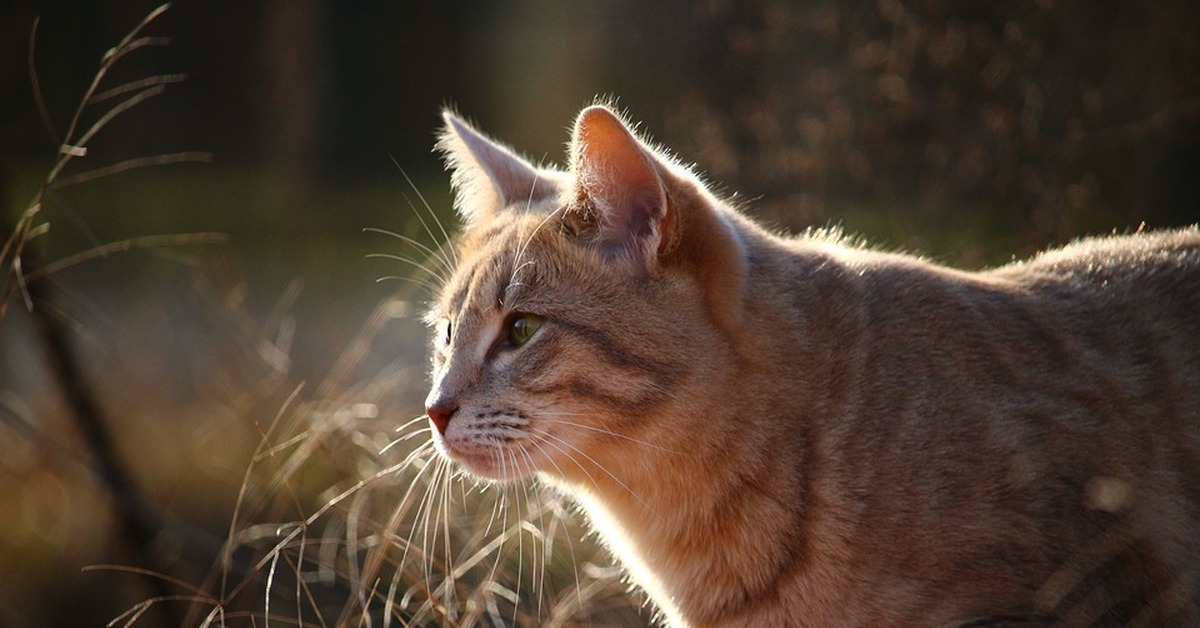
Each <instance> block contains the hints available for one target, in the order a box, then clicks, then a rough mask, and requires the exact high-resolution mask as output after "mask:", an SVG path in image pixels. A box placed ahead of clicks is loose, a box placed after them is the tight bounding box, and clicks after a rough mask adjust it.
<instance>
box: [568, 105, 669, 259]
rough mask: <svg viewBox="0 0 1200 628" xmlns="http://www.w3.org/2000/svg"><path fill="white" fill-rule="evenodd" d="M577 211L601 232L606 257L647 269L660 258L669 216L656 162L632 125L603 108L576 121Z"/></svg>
mask: <svg viewBox="0 0 1200 628" xmlns="http://www.w3.org/2000/svg"><path fill="white" fill-rule="evenodd" d="M570 160H571V173H572V174H573V175H574V181H575V186H574V190H573V198H574V202H575V207H574V208H573V209H575V210H576V211H582V212H584V213H585V214H589V215H588V219H589V222H594V223H595V224H596V225H597V226H598V229H597V230H596V233H595V234H594V235H595V238H596V241H597V244H598V246H599V247H600V250H601V252H602V253H603V254H604V255H605V256H606V257H619V256H628V257H630V258H632V259H633V260H634V261H636V262H637V263H639V264H641V265H642V267H643V268H648V267H650V266H651V265H652V264H653V263H654V261H655V260H656V258H657V254H658V248H659V243H660V242H661V241H662V227H663V221H664V220H665V219H666V217H667V194H666V190H665V188H664V186H663V181H662V179H661V177H660V174H659V172H660V170H659V168H658V166H656V163H657V161H658V160H657V158H656V157H655V155H654V153H653V151H652V150H650V149H649V148H647V147H646V146H645V145H643V144H642V142H641V141H640V140H639V139H638V138H637V137H636V136H635V135H634V134H633V132H632V131H631V130H630V129H629V126H628V125H626V124H625V122H624V121H623V120H622V119H621V118H620V117H619V116H618V115H617V114H616V113H614V112H613V111H612V110H610V109H609V108H607V107H605V106H603V105H593V106H591V107H588V108H587V109H584V110H583V111H582V112H581V113H580V114H579V117H578V118H577V119H576V120H575V128H574V130H573V132H572V135H571V147H570Z"/></svg>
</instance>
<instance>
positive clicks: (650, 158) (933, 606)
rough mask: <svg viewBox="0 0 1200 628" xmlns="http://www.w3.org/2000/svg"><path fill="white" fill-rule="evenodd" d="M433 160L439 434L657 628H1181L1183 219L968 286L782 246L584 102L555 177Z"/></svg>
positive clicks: (1188, 459) (432, 399) (455, 148)
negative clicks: (573, 511) (584, 540)
mask: <svg viewBox="0 0 1200 628" xmlns="http://www.w3.org/2000/svg"><path fill="white" fill-rule="evenodd" d="M442 147H443V150H444V151H445V152H446V153H447V157H448V162H449V164H450V165H451V167H452V168H453V169H454V178H453V181H454V185H455V186H456V189H457V190H458V192H459V200H458V208H459V210H460V212H461V213H462V214H463V216H464V218H465V220H466V222H467V230H466V231H465V233H464V234H463V235H462V236H461V238H460V240H459V241H458V243H457V248H458V252H459V258H460V259H461V264H460V266H459V267H458V268H457V269H456V271H455V273H454V275H453V276H452V278H451V279H450V281H449V282H448V283H447V285H446V286H445V287H444V289H443V291H442V294H441V296H440V299H439V302H438V305H437V306H436V309H435V312H434V313H433V317H434V318H435V319H445V320H447V321H449V325H450V329H451V331H450V333H449V338H448V340H446V341H445V342H441V341H439V343H438V344H437V346H436V347H435V357H434V385H433V389H432V391H431V392H430V396H429V399H428V401H427V403H428V405H429V407H430V415H431V416H434V415H435V414H436V415H437V416H438V417H439V419H444V420H445V424H444V427H445V431H444V433H442V432H441V431H440V430H435V440H436V441H437V444H438V446H439V448H440V449H441V451H442V452H443V453H444V454H446V455H447V456H449V457H450V458H452V459H454V460H455V461H457V462H458V463H460V464H461V465H463V466H464V467H465V468H466V469H468V470H469V471H472V472H474V473H476V474H478V475H481V476H483V477H489V478H492V479H497V480H512V479H522V478H528V477H531V476H535V475H536V476H538V477H540V478H542V479H543V480H545V481H546V482H548V483H550V484H552V485H554V486H557V487H559V488H560V489H561V490H563V491H564V492H566V493H568V494H571V495H574V496H575V497H576V498H577V500H578V501H579V503H580V504H581V506H582V507H583V509H584V510H585V511H586V512H587V514H588V516H589V517H590V519H591V522H592V524H593V525H594V526H595V528H596V530H597V531H598V533H599V535H600V537H601V538H602V539H603V540H604V542H605V543H607V544H608V546H609V547H610V548H611V549H612V551H613V553H614V554H615V555H616V557H617V558H618V559H619V560H620V561H621V562H622V564H623V565H624V566H625V567H626V568H627V570H628V572H629V574H630V576H631V578H632V580H633V581H634V582H635V583H636V584H638V585H639V586H640V587H642V588H643V589H645V590H646V592H647V593H648V594H649V596H650V598H651V599H652V600H653V601H654V603H655V604H656V606H657V607H658V608H659V609H660V610H661V612H662V614H663V616H664V617H665V619H666V620H667V621H668V622H669V623H671V624H672V625H680V626H684V625H691V626H718V625H725V626H789V625H790V626H929V625H973V626H993V625H994V626H999V625H1008V624H1006V622H1009V623H1011V624H1013V625H1038V624H1050V623H1056V624H1063V625H1093V624H1095V625H1125V624H1126V623H1136V622H1138V621H1142V622H1144V624H1145V625H1195V624H1197V623H1200V610H1198V608H1200V232H1198V231H1197V229H1196V228H1194V227H1193V228H1190V229H1183V230H1178V231H1171V232H1162V233H1151V234H1138V235H1132V236H1123V237H1114V238H1105V239H1098V240H1086V241H1082V242H1079V243H1076V244H1073V245H1071V246H1069V247H1067V248H1064V249H1061V250H1057V251H1053V252H1049V253H1046V254H1043V255H1042V256H1039V257H1037V258H1035V259H1032V260H1029V261H1026V262H1021V263H1016V264H1013V265H1009V266H1005V267H1001V268H998V269H995V270H990V271H986V272H979V273H968V272H961V271H957V270H953V269H948V268H944V267H941V266H937V265H934V264H931V263H928V262H925V261H922V260H919V259H916V258H913V257H909V256H904V255H896V254H887V253H882V252H876V251H871V250H867V249H864V248H861V247H858V246H853V245H849V244H846V243H844V242H842V241H840V240H839V239H838V238H836V237H820V236H809V237H801V238H797V239H786V238H780V237H777V236H775V235H772V234H770V233H768V232H767V231H765V230H764V229H762V228H760V227H759V226H758V225H756V224H754V223H753V222H752V221H750V220H748V219H747V218H745V217H744V216H742V215H740V214H739V213H737V212H736V211H734V210H733V209H731V208H730V207H728V206H727V205H725V204H724V203H722V202H721V201H720V200H718V199H717V198H715V197H714V196H713V195H712V194H711V193H709V192H708V190H707V189H706V188H705V186H704V185H703V184H702V183H701V182H700V181H699V180H698V179H697V177H695V176H694V175H693V174H692V173H691V172H690V171H689V170H687V169H686V168H683V167H682V166H680V165H679V164H677V163H676V162H674V161H673V160H671V159H670V158H668V157H666V156H665V154H664V153H663V152H662V151H660V150H657V149H655V148H653V147H652V146H650V145H649V144H647V143H646V142H644V141H643V140H641V139H639V138H638V137H637V136H636V135H635V134H633V133H632V132H631V131H630V130H629V127H628V125H626V124H625V123H624V122H623V121H622V120H621V119H620V118H619V117H618V116H617V115H616V114H614V113H613V112H611V111H610V110H609V109H607V108H604V107H599V106H597V107H591V108H589V109H586V110H585V111H584V112H583V113H582V114H580V117H579V119H578V121H577V123H576V126H575V129H574V131H573V140H572V145H571V151H570V153H571V155H570V163H571V168H570V170H569V171H566V172H563V171H556V170H549V169H539V168H535V167H533V166H532V165H529V164H528V163H526V162H524V161H522V160H520V158H518V157H516V156H515V155H514V154H513V153H512V152H511V151H508V150H507V149H501V148H499V147H498V145H495V144H492V143H491V142H490V140H487V139H486V138H484V137H483V136H482V135H480V134H478V133H477V132H475V131H474V130H473V129H470V127H469V126H467V125H466V124H465V123H463V122H462V121H461V120H459V119H457V118H455V117H454V116H453V115H451V114H447V130H446V133H445V136H444V138H443V140H442ZM521 313H532V314H536V315H538V316H539V317H541V318H540V319H539V320H541V321H542V322H541V327H540V328H539V329H538V330H537V331H536V333H534V335H533V336H532V337H531V339H530V340H529V341H528V342H527V343H525V344H521V345H516V344H514V343H512V342H510V341H507V340H506V338H507V336H506V334H507V326H509V325H511V324H512V321H513V320H514V318H513V317H514V316H515V315H518V314H521Z"/></svg>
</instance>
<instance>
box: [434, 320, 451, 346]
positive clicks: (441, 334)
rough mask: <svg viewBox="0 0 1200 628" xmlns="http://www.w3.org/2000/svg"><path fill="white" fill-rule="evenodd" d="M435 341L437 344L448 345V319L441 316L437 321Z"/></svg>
mask: <svg viewBox="0 0 1200 628" xmlns="http://www.w3.org/2000/svg"><path fill="white" fill-rule="evenodd" d="M436 334H437V336H436V338H437V343H438V345H439V346H442V347H447V346H450V319H448V318H443V319H442V320H440V321H438V323H437V331H436Z"/></svg>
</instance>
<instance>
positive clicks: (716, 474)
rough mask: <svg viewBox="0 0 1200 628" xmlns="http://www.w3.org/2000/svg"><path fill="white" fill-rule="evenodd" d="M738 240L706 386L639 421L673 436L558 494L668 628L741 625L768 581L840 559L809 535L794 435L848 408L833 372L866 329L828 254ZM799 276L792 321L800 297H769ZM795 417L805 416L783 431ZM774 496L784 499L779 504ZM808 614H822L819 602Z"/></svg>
mask: <svg viewBox="0 0 1200 628" xmlns="http://www.w3.org/2000/svg"><path fill="white" fill-rule="evenodd" d="M740 235H741V236H743V242H744V250H745V252H746V260H747V267H746V270H747V274H746V276H747V278H748V280H749V283H747V284H746V291H745V293H744V294H745V298H744V299H743V304H742V316H743V317H744V326H743V327H742V328H741V329H740V330H738V333H737V336H736V337H727V338H724V339H723V341H724V342H722V343H714V344H713V349H712V351H710V352H709V353H708V354H707V355H705V356H703V357H699V356H698V357H697V360H700V361H701V362H702V364H700V365H699V366H698V368H700V369H703V370H706V371H709V372H707V373H706V374H705V375H703V376H702V377H704V378H705V379H706V380H709V381H710V383H709V384H708V385H706V386H703V387H696V388H693V389H692V390H693V391H694V392H696V391H701V390H702V391H703V392H698V393H697V394H691V395H688V396H686V397H681V398H677V399H675V400H673V401H672V403H670V404H668V406H667V407H666V408H664V409H663V410H662V411H661V415H660V416H649V417H646V420H645V423H647V424H651V425H666V426H671V429H666V430H654V429H650V430H648V431H647V433H645V434H638V435H637V436H636V439H637V440H636V442H633V441H621V442H617V443H615V445H616V446H617V447H619V448H620V449H621V450H622V451H621V452H620V454H619V455H618V454H616V453H614V456H613V457H614V458H618V459H620V460H622V463H621V464H620V466H619V467H617V466H616V465H612V466H610V467H608V468H607V469H604V468H596V469H593V470H590V471H588V472H586V474H582V475H581V476H580V477H579V478H577V479H578V480H579V481H576V482H570V481H568V482H566V483H565V484H564V483H561V482H560V485H563V486H564V487H565V488H566V490H567V491H568V492H573V493H574V494H575V496H576V497H577V498H578V500H579V501H580V503H581V504H582V505H583V506H584V508H585V509H586V511H587V513H588V516H589V517H590V518H591V519H592V522H593V524H594V527H595V529H597V530H599V531H600V532H601V535H602V537H603V538H604V540H605V542H606V543H607V544H608V545H609V546H610V548H611V549H612V550H613V552H614V553H615V554H617V555H618V556H619V557H620V558H621V560H622V562H624V563H625V564H626V565H627V566H628V567H629V569H630V572H631V575H632V576H633V577H634V579H635V580H637V581H638V583H639V584H641V585H642V586H643V587H644V588H646V589H647V590H648V591H650V592H651V593H652V595H653V597H654V598H655V599H656V600H657V601H659V602H660V605H661V606H663V607H664V608H663V609H662V610H663V611H664V612H665V613H666V614H667V615H668V618H669V619H671V620H672V622H671V623H672V624H680V625H683V624H684V623H685V622H681V621H679V620H680V619H681V617H680V616H678V612H679V611H678V610H677V609H679V608H685V609H688V612H689V613H690V615H689V616H688V617H685V618H682V619H684V620H686V624H690V625H704V624H705V623H707V622H706V617H714V618H715V617H718V616H720V617H724V618H728V617H731V616H736V615H737V614H738V613H739V612H746V613H752V612H754V611H755V610H756V609H754V608H750V607H748V605H749V604H758V603H763V601H764V600H770V599H771V597H772V596H771V595H770V591H771V590H772V589H773V588H775V587H776V586H777V585H778V584H779V583H778V582H777V581H776V580H777V578H779V577H781V576H782V574H788V577H794V576H795V573H796V572H795V569H794V566H795V565H796V564H799V563H802V562H804V561H805V560H808V556H809V555H810V554H812V553H813V552H830V551H834V552H836V551H839V550H838V549H837V548H836V547H829V546H828V543H829V541H828V535H819V534H814V526H817V525H818V522H817V521H816V520H815V518H814V517H815V516H816V514H815V513H816V512H817V511H818V509H816V508H814V507H813V504H812V500H813V499H815V497H814V491H813V487H812V486H811V482H812V480H813V477H814V475H815V473H816V465H818V464H819V460H820V454H819V452H818V451H816V447H817V435H816V433H815V432H806V431H803V430H801V431H799V432H797V430H795V425H797V424H808V425H813V426H817V425H820V424H822V423H826V422H827V418H828V417H826V416H820V415H822V414H829V413H836V412H839V411H841V410H842V409H844V408H845V407H846V405H847V399H844V398H840V396H842V395H844V394H848V393H845V392H844V391H846V390H847V387H846V384H847V383H848V378H849V376H850V375H849V373H850V371H852V369H850V368H848V367H847V366H846V365H845V364H843V363H846V360H850V359H853V355H854V353H855V352H854V350H853V347H854V345H855V344H856V343H857V336H859V335H860V331H861V330H860V329H859V328H860V327H861V326H862V325H863V324H865V323H863V321H862V315H861V312H856V310H855V306H854V298H853V296H852V295H851V294H849V293H848V292H846V291H847V290H849V288H847V286H846V285H843V284H845V283H846V277H845V275H846V273H848V272H850V271H847V270H846V268H845V267H844V265H842V264H840V263H837V262H836V260H834V259H833V257H831V256H832V255H833V254H835V253H836V251H835V249H834V248H831V249H829V250H828V251H824V252H823V251H822V250H821V245H819V244H814V245H813V246H811V247H810V248H809V249H807V250H803V251H797V250H795V249H794V248H792V247H793V245H792V244H789V243H787V242H785V241H782V240H776V239H774V238H772V237H770V236H767V235H766V234H764V233H762V232H761V231H758V230H756V229H755V230H754V231H747V232H744V233H741V234H740ZM797 272H803V273H804V274H805V275H806V276H808V277H809V281H807V282H806V286H807V287H806V288H805V289H804V290H805V291H807V290H812V291H813V295H812V296H813V297H814V298H812V299H811V300H810V301H809V302H810V303H813V304H816V306H815V307H806V308H798V307H796V302H797V299H803V298H804V295H796V290H795V289H794V288H789V290H787V291H783V290H781V289H780V286H782V285H784V284H785V283H787V284H792V285H794V283H795V281H794V279H795V277H796V276H797ZM821 291H825V292H826V293H828V292H829V291H837V292H841V293H846V298H845V299H842V300H841V301H840V302H838V305H837V306H836V307H833V308H832V309H830V306H829V305H828V304H829V301H828V300H826V299H817V298H815V296H816V294H817V293H819V292H821ZM784 293H786V294H788V295H791V296H789V297H786V298H784V297H780V296H779V295H781V294H784ZM822 308H824V309H822ZM785 330H786V331H785ZM781 334H788V335H787V336H786V337H781ZM838 356H848V357H846V358H845V359H842V358H839V357H838ZM818 364H819V365H820V369H817V368H816V365H818ZM846 364H848V363H846ZM711 371H716V372H717V373H716V375H717V376H716V377H713V375H714V373H713V372H711ZM806 371H811V373H808V374H807V375H804V376H801V377H796V374H797V373H805V372H806ZM789 378H791V379H792V380H793V381H798V382H803V384H798V385H794V386H790V387H789V388H787V389H781V388H780V386H778V384H777V382H780V381H788V379H789ZM835 380H840V381H835ZM712 382H720V384H716V383H712ZM795 408H809V409H811V412H812V413H813V416H810V417H807V418H806V420H804V421H795V420H781V419H782V416H781V413H783V412H791V411H792V410H793V409H795ZM639 449H644V451H638V450H639ZM596 457H597V458H598V459H601V460H603V459H605V458H606V456H604V454H603V453H601V454H599V455H597V456H596ZM781 460H786V461H801V462H800V466H801V468H798V469H795V470H794V472H792V473H787V474H783V473H779V469H780V467H781V464H783V463H782V462H781ZM584 487H587V488H584ZM779 495H789V496H793V498H792V499H791V500H790V501H788V502H787V503H781V502H780V501H779V500H778V499H777V498H776V496H779ZM816 562H821V561H814V563H816ZM665 600H669V603H664V601H665ZM811 600H812V601H813V602H814V604H818V605H819V604H821V602H822V599H821V595H820V594H819V593H817V594H814V595H813V596H812V598H811Z"/></svg>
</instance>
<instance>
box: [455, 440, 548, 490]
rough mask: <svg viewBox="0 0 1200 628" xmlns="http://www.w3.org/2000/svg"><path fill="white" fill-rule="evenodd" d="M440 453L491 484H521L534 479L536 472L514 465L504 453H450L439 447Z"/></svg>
mask: <svg viewBox="0 0 1200 628" xmlns="http://www.w3.org/2000/svg"><path fill="white" fill-rule="evenodd" d="M438 453H439V454H440V455H441V456H442V457H444V458H446V459H448V460H449V461H450V462H452V463H453V464H455V465H457V466H458V467H459V468H460V469H462V470H463V471H466V472H467V473H468V474H470V475H472V476H474V477H477V478H479V479H481V480H487V481H489V482H519V481H521V480H527V479H529V478H531V477H533V474H534V471H533V470H531V469H528V468H525V467H524V466H519V465H516V464H513V462H512V460H511V459H505V457H504V454H503V453H502V452H497V451H487V452H476V453H463V452H457V451H456V452H449V451H447V450H446V449H444V448H441V447H439V448H438Z"/></svg>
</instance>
